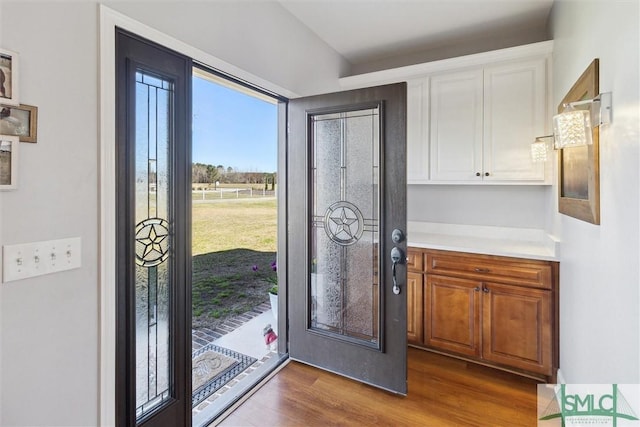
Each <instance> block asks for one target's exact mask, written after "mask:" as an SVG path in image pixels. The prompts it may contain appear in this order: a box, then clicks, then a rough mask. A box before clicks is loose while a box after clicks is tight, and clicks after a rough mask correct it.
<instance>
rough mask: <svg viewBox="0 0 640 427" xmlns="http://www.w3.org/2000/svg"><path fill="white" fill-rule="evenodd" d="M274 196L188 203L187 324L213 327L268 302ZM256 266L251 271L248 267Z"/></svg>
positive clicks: (273, 248) (274, 231)
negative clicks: (189, 275)
mask: <svg viewBox="0 0 640 427" xmlns="http://www.w3.org/2000/svg"><path fill="white" fill-rule="evenodd" d="M276 203H277V202H276V200H275V199H273V198H272V199H257V198H256V199H236V200H233V199H230V200H221V201H207V202H195V203H194V204H193V216H192V217H193V221H192V226H193V234H192V240H193V244H192V250H193V287H192V292H193V293H192V298H193V327H194V328H198V327H210V328H213V327H215V326H216V325H218V324H219V323H221V322H223V321H224V320H225V319H226V318H227V317H229V316H232V315H235V314H240V313H243V312H245V311H248V310H250V309H251V308H253V307H255V306H256V305H259V304H260V303H262V302H265V301H268V299H269V297H268V294H267V291H268V289H269V287H271V283H270V282H269V280H268V277H273V276H274V275H275V273H274V272H273V271H272V270H271V269H270V263H271V262H272V261H273V260H275V257H276V234H277V222H276V221H277V209H276ZM254 265H256V266H258V270H257V271H253V269H252V266H254Z"/></svg>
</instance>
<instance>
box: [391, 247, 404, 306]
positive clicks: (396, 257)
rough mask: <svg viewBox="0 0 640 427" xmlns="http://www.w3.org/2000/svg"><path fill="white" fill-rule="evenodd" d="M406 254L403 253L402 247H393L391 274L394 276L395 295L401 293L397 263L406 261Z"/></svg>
mask: <svg viewBox="0 0 640 427" xmlns="http://www.w3.org/2000/svg"><path fill="white" fill-rule="evenodd" d="M403 260H404V254H403V253H402V249H399V248H397V247H396V246H394V247H393V248H392V249H391V263H392V264H391V275H392V277H393V293H394V294H395V295H399V294H400V286H398V279H397V277H396V265H398V264H402V263H403V262H404V261H403Z"/></svg>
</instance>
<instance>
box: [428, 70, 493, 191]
mask: <svg viewBox="0 0 640 427" xmlns="http://www.w3.org/2000/svg"><path fill="white" fill-rule="evenodd" d="M482 76H483V73H482V69H476V70H470V71H463V72H457V73H447V74H441V75H436V76H433V77H431V87H430V99H429V101H430V102H429V105H430V107H429V108H430V144H431V145H430V164H431V168H430V173H431V180H433V181H481V180H482V128H483V124H482V92H483V87H482V86H483V77H482Z"/></svg>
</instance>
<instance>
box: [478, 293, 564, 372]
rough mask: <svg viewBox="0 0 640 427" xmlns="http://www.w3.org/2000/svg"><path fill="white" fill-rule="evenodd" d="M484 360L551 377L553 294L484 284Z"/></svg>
mask: <svg viewBox="0 0 640 427" xmlns="http://www.w3.org/2000/svg"><path fill="white" fill-rule="evenodd" d="M482 295H483V297H482V357H483V358H484V359H485V360H490V361H493V362H496V363H500V364H504V365H509V366H512V367H514V368H518V369H524V370H527V371H530V372H536V373H539V374H543V375H551V368H552V366H551V365H552V349H551V347H552V346H551V344H552V334H551V331H552V324H551V291H547V290H541V289H532V288H523V287H517V286H509V285H500V284H495V283H485V284H484V287H483V292H482Z"/></svg>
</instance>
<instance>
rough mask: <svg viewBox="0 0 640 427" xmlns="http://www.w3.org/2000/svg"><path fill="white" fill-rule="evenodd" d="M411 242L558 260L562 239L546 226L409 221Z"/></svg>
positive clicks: (439, 247) (449, 249)
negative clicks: (548, 232) (553, 234)
mask: <svg viewBox="0 0 640 427" xmlns="http://www.w3.org/2000/svg"><path fill="white" fill-rule="evenodd" d="M407 228H408V233H407V238H408V241H407V243H408V246H413V247H418V248H427V249H441V250H447V251H456V252H469V253H476V254H486V255H500V256H508V257H516V258H528V259H539V260H548V261H558V260H559V257H560V242H559V241H558V239H556V238H555V237H554V236H552V235H550V234H547V233H546V232H545V231H544V230H539V229H533V228H515V227H493V226H479V225H461V224H441V223H433V222H416V221H409V223H408V224H407Z"/></svg>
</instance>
